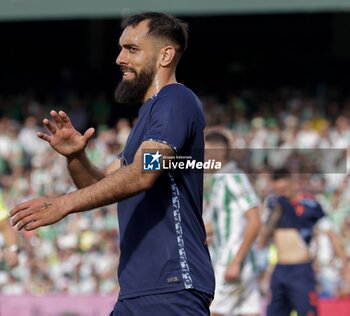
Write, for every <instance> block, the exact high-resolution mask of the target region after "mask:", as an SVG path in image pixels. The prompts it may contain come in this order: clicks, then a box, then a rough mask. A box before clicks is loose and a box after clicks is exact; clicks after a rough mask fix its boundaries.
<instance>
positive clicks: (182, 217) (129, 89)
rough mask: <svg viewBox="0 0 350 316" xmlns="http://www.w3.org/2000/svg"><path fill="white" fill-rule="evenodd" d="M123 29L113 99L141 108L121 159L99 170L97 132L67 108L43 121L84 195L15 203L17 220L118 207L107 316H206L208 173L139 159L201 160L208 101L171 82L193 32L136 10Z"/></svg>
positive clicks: (45, 221) (50, 219)
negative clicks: (114, 288) (81, 125)
mask: <svg viewBox="0 0 350 316" xmlns="http://www.w3.org/2000/svg"><path fill="white" fill-rule="evenodd" d="M122 26H123V29H124V31H123V33H122V35H121V37H120V39H119V46H120V53H119V56H118V57H117V59H116V63H117V64H118V65H119V66H120V68H121V71H122V73H123V80H122V82H121V83H120V84H119V86H118V87H117V89H116V92H115V97H116V100H117V102H118V103H123V104H131V103H135V102H141V103H143V105H142V106H141V108H140V110H139V117H138V120H137V123H136V125H135V126H134V128H133V129H132V131H131V134H130V136H129V138H128V141H127V143H126V146H125V148H124V150H123V152H122V153H120V154H119V158H120V159H119V160H116V161H114V162H113V163H112V164H111V165H110V166H109V167H108V168H107V170H105V171H100V170H99V169H97V168H96V167H95V166H93V165H92V164H91V162H90V161H89V160H88V158H87V156H86V155H85V153H84V149H85V146H86V144H87V142H88V140H89V139H90V138H91V136H92V134H93V132H94V130H93V129H92V128H90V129H88V130H87V131H86V132H85V134H84V135H81V134H80V133H78V132H77V131H76V130H75V129H74V127H73V126H72V124H71V122H70V120H69V118H68V116H67V115H66V114H65V113H64V112H62V111H60V112H58V113H57V112H55V111H52V112H51V116H52V117H53V119H54V123H52V122H50V121H49V120H47V119H45V120H44V124H45V125H46V126H47V128H48V130H49V131H50V134H43V133H39V134H38V136H39V137H41V138H42V139H44V140H46V141H47V142H49V143H50V145H51V146H52V147H53V148H54V149H55V150H56V151H57V152H59V153H60V154H62V155H64V156H65V157H66V158H67V164H68V169H69V171H70V174H71V176H72V178H73V180H74V181H75V184H76V185H77V187H78V188H79V190H77V191H75V192H72V193H69V194H66V195H63V196H60V197H57V198H46V197H41V198H37V199H33V200H30V201H27V202H25V203H22V204H19V205H17V206H16V207H15V208H13V209H12V210H11V215H12V222H13V225H16V226H17V228H18V229H19V230H21V229H25V230H32V229H35V228H37V227H40V226H44V225H49V224H53V223H55V222H57V221H59V220H61V219H62V218H63V217H65V216H67V215H69V214H71V213H75V212H82V211H86V210H91V209H94V208H97V207H100V206H102V205H107V204H111V203H114V202H119V203H118V218H119V225H120V248H121V257H120V264H119V268H118V276H119V282H120V294H119V298H118V301H117V303H116V305H115V307H114V310H113V311H112V312H111V314H110V315H111V316H120V315H122V316H125V315H135V316H137V315H142V316H147V315H152V316H157V315H159V316H164V315H167V316H182V315H188V316H190V315H193V316H201V315H203V316H204V315H206V316H207V315H209V304H210V301H211V299H212V297H213V293H214V284H215V281H214V274H213V269H212V265H211V261H210V256H209V252H208V249H207V246H206V243H205V240H206V235H205V229H204V224H203V220H202V193H203V192H202V191H203V174H202V172H198V171H196V170H185V171H183V170H182V171H181V170H173V171H172V170H167V171H163V172H162V171H161V170H160V171H154V170H153V171H151V172H150V171H145V170H143V166H144V165H143V161H142V157H143V152H144V151H151V152H152V153H158V155H159V154H162V155H167V156H173V155H175V153H178V154H179V155H183V156H192V157H193V159H196V160H198V161H203V156H204V128H205V119H204V114H203V109H202V105H201V102H200V100H199V99H198V97H197V96H196V95H195V94H194V93H193V92H192V91H191V90H190V89H188V88H187V87H185V86H184V85H182V84H180V83H178V82H177V81H176V76H175V70H176V66H177V63H178V62H179V59H180V57H181V55H182V53H183V51H184V50H185V49H186V45H187V26H186V24H184V23H183V22H181V21H180V20H178V19H176V18H174V17H171V16H169V15H166V14H162V13H141V14H136V15H134V16H131V17H129V18H127V19H126V20H124V22H123V24H122ZM154 155H156V154H154ZM156 158H159V156H158V157H157V156H156Z"/></svg>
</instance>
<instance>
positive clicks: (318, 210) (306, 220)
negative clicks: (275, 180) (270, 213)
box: [268, 192, 325, 244]
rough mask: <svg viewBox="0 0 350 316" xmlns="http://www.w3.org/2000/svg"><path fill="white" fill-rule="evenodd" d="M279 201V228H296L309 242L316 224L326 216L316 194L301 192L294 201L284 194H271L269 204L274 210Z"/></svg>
mask: <svg viewBox="0 0 350 316" xmlns="http://www.w3.org/2000/svg"><path fill="white" fill-rule="evenodd" d="M277 203H278V204H279V205H280V207H281V210H282V215H281V218H280V220H279V222H278V226H277V228H296V229H297V230H298V231H299V233H300V235H301V236H302V237H303V239H304V241H305V242H306V243H307V244H309V243H310V241H311V238H312V234H313V228H314V226H315V224H316V223H317V222H318V221H319V220H320V219H321V218H323V217H324V216H325V213H324V211H323V209H322V207H321V205H320V204H319V203H318V202H317V201H316V200H315V198H314V196H313V195H311V194H308V193H302V192H301V193H299V194H298V195H297V197H296V198H295V199H293V200H292V201H289V200H288V199H287V198H286V197H284V196H279V197H276V196H271V197H270V198H269V202H268V206H269V208H270V209H271V210H273V209H274V207H275V205H276V204H277Z"/></svg>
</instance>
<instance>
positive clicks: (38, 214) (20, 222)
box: [10, 197, 67, 230]
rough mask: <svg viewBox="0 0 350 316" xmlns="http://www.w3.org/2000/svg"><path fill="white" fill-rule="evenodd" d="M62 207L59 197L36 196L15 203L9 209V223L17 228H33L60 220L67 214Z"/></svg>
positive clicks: (61, 200)
mask: <svg viewBox="0 0 350 316" xmlns="http://www.w3.org/2000/svg"><path fill="white" fill-rule="evenodd" d="M64 209H65V208H64V203H63V199H61V197H58V198H46V197H40V198H36V199H33V200H29V201H26V202H24V203H21V204H18V205H16V206H15V207H14V208H13V209H12V210H11V211H10V216H11V223H12V226H15V227H16V229H17V230H21V229H23V228H24V229H25V230H33V229H36V228H38V227H41V226H47V225H50V224H54V223H56V222H58V221H59V220H61V219H62V218H63V217H65V216H66V215H67V214H66V213H65V210H64Z"/></svg>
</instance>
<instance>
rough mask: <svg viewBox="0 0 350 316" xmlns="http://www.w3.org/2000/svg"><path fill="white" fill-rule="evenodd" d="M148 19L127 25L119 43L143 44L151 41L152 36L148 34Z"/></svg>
mask: <svg viewBox="0 0 350 316" xmlns="http://www.w3.org/2000/svg"><path fill="white" fill-rule="evenodd" d="M148 31H149V29H148V21H147V20H144V21H141V22H140V23H139V24H137V25H135V26H132V25H129V26H127V27H126V28H125V29H124V31H123V33H122V35H121V36H120V38H119V44H120V45H121V46H123V45H130V44H134V45H142V44H143V43H145V42H146V41H150V40H151V37H150V36H149V34H148Z"/></svg>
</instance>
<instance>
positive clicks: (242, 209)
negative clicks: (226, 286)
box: [205, 162, 259, 265]
mask: <svg viewBox="0 0 350 316" xmlns="http://www.w3.org/2000/svg"><path fill="white" fill-rule="evenodd" d="M212 177H213V179H212V188H211V191H210V194H209V195H208V201H207V210H206V214H205V221H206V222H210V223H211V224H212V226H213V232H214V236H213V243H212V246H211V256H212V260H213V263H214V264H220V265H228V264H229V263H230V262H231V260H232V259H233V258H234V255H235V253H236V252H237V251H238V249H239V247H240V245H241V243H242V240H243V237H244V229H245V225H246V217H245V213H246V212H247V211H248V210H250V209H251V208H253V207H257V206H258V205H259V200H258V197H257V195H256V193H255V191H254V189H253V187H252V185H251V183H250V181H249V179H248V177H247V175H246V174H244V173H243V172H242V171H241V170H239V169H238V168H237V167H236V164H235V163H234V162H229V163H228V164H226V165H225V166H224V167H223V168H222V170H221V171H220V173H217V174H215V175H213V176H212Z"/></svg>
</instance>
